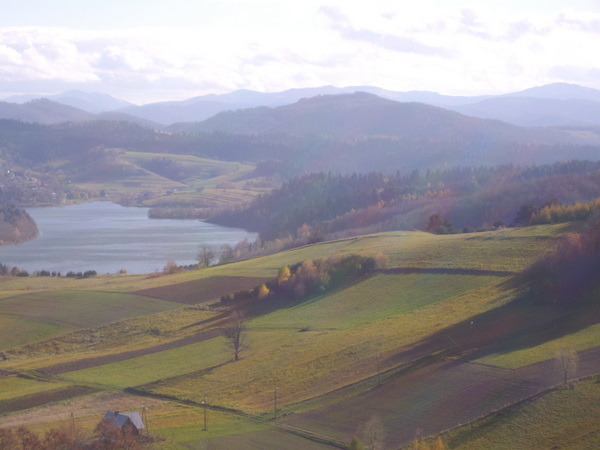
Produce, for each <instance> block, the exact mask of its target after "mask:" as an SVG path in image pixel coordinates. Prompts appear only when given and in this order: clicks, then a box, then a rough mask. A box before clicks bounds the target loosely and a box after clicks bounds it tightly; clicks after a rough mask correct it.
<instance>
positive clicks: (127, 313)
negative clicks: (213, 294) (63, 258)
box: [0, 277, 180, 350]
mask: <svg viewBox="0 0 600 450" xmlns="http://www.w3.org/2000/svg"><path fill="white" fill-rule="evenodd" d="M46 278H47V277H46ZM15 292H16V291H15ZM178 307H180V304H178V303H173V302H168V301H164V300H159V299H154V298H150V297H143V296H140V295H133V294H127V293H118V292H117V293H114V292H111V293H109V292H95V291H91V290H84V291H79V290H78V291H70V290H55V291H54V290H50V291H40V292H35V293H26V294H23V293H17V294H16V295H13V296H6V297H4V298H2V299H0V323H1V324H2V328H1V329H0V330H1V331H0V334H1V336H2V338H1V339H0V343H1V344H0V348H1V349H2V350H8V349H10V348H12V347H16V346H20V345H25V344H31V343H33V342H38V341H43V340H44V339H48V338H52V337H56V336H58V335H61V334H65V333H68V332H70V331H73V330H75V329H80V328H91V327H98V326H101V325H104V324H108V323H110V322H114V321H119V320H124V319H128V318H132V317H136V316H142V315H148V314H154V313H157V312H160V311H166V310H169V309H175V308H178Z"/></svg>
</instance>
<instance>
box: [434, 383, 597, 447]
mask: <svg viewBox="0 0 600 450" xmlns="http://www.w3.org/2000/svg"><path fill="white" fill-rule="evenodd" d="M442 439H443V440H444V442H445V443H446V444H447V445H448V447H449V448H453V449H481V448H486V449H530V448H561V449H562V448H565V449H595V448H598V446H600V378H598V377H595V378H592V379H589V380H586V381H584V382H581V383H578V384H577V385H576V386H575V387H574V388H573V389H569V388H561V389H556V390H553V391H550V392H547V393H545V394H543V395H540V396H538V397H536V398H534V399H533V400H531V401H526V402H523V403H521V404H518V405H515V406H511V407H508V408H505V409H504V410H502V412H501V413H499V414H493V415H491V416H488V417H486V418H484V419H482V420H480V421H477V422H475V423H473V424H469V425H465V426H463V427H460V428H458V429H456V430H453V431H451V432H449V433H446V434H444V435H442Z"/></svg>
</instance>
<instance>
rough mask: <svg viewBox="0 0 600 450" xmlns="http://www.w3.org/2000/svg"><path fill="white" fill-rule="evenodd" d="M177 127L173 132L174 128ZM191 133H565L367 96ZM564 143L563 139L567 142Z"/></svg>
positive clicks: (325, 99) (440, 136)
mask: <svg viewBox="0 0 600 450" xmlns="http://www.w3.org/2000/svg"><path fill="white" fill-rule="evenodd" d="M173 128H174V127H173ZM185 130H186V131H194V132H209V131H221V132H228V133H245V134H260V133H289V134H300V135H305V134H324V135H330V136H334V137H337V138H349V137H357V136H364V135H383V136H396V137H403V138H407V139H435V140H448V139H455V140H468V141H473V140H483V139H488V140H500V139H501V140H505V141H508V140H513V141H519V140H520V141H522V140H528V141H530V142H531V141H536V140H537V141H540V140H546V141H549V140H560V139H561V137H563V136H561V134H560V133H558V132H555V133H553V132H551V131H547V132H545V133H542V132H538V131H535V130H525V129H521V128H518V127H514V126H511V125H507V124H503V123H500V122H495V121H487V120H481V119H475V118H471V117H467V116H463V115H461V114H457V113H454V112H450V111H447V110H444V109H441V108H437V107H433V106H428V105H425V104H420V103H400V102H396V101H392V100H387V99H383V98H381V97H377V96H375V95H372V94H368V93H360V92H357V93H354V94H343V95H335V96H333V95H325V96H317V97H312V98H309V99H304V100H300V101H298V102H297V103H294V104H293V105H286V106H280V107H277V108H254V109H246V110H239V111H232V112H223V113H220V114H218V115H216V116H215V117H212V118H210V119H207V120H205V121H203V122H200V123H196V124H193V125H191V126H189V127H187V128H185ZM563 138H564V137H563Z"/></svg>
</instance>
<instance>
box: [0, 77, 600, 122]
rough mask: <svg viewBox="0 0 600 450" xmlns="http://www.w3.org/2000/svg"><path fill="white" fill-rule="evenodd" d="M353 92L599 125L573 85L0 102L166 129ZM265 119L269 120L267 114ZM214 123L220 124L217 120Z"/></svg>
mask: <svg viewBox="0 0 600 450" xmlns="http://www.w3.org/2000/svg"><path fill="white" fill-rule="evenodd" d="M354 92H365V93H369V94H373V95H376V96H378V97H381V98H384V99H388V100H394V101H395V102H403V103H404V102H411V103H423V104H426V105H431V106H436V107H440V108H444V109H448V110H452V111H455V112H459V113H461V114H464V115H467V116H472V117H478V118H484V119H496V120H501V121H504V122H507V123H510V124H513V125H518V126H526V127H532V126H575V127H589V126H600V90H596V89H591V88H586V87H582V86H579V85H575V84H568V83H554V84H549V85H545V86H539V87H534V88H531V89H526V90H524V91H519V92H513V93H509V94H505V95H499V96H474V97H468V96H447V95H442V94H439V93H436V92H430V91H409V92H395V91H389V90H385V89H381V88H377V87H373V86H351V87H344V88H337V87H333V86H323V87H317V88H303V89H289V90H286V91H282V92H275V93H261V92H255V91H249V90H238V91H234V92H231V93H228V94H222V95H215V94H209V95H204V96H200V97H195V98H191V99H188V100H184V101H171V102H159V103H150V104H146V105H142V106H137V105H133V104H131V103H128V102H125V101H123V100H119V99H116V98H114V97H111V96H109V95H105V94H99V93H85V92H81V91H67V92H65V93H63V94H57V95H52V96H46V97H45V100H44V101H40V97H41V96H31V95H28V96H13V97H9V98H8V99H6V101H5V102H0V118H13V119H18V120H23V121H31V122H41V123H56V122H60V121H73V120H94V119H105V120H128V121H132V122H135V123H139V124H142V125H144V126H151V127H154V128H161V127H164V126H168V125H172V124H174V123H178V122H201V121H204V120H206V119H209V118H212V117H213V116H215V115H217V114H219V113H222V112H225V111H237V110H242V109H250V108H257V107H266V108H277V107H281V106H286V105H292V104H294V103H296V102H298V101H299V100H302V99H306V98H311V97H316V96H332V95H342V94H351V93H354ZM66 107H70V108H71V109H67V108H66ZM252 114H257V112H256V111H254V112H253V113H252ZM261 114H263V116H264V114H265V113H264V112H263V113H261ZM211 120H212V119H211ZM215 120H216V119H215ZM219 120H221V119H219ZM214 123H216V122H215V121H214V120H213V124H214Z"/></svg>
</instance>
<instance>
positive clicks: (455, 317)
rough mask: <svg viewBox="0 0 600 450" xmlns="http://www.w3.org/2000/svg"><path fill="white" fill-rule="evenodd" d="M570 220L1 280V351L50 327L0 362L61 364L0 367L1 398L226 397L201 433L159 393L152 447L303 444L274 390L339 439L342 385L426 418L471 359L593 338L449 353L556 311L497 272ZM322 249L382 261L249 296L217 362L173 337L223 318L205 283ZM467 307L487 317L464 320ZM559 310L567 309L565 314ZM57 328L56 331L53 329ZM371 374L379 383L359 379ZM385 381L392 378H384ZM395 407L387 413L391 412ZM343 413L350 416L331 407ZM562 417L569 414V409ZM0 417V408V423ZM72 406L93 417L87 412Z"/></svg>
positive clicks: (471, 315)
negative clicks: (534, 304)
mask: <svg viewBox="0 0 600 450" xmlns="http://www.w3.org/2000/svg"><path fill="white" fill-rule="evenodd" d="M571 229H572V226H569V225H554V226H540V227H530V228H519V229H504V230H499V231H495V232H485V233H473V234H458V235H447V236H437V235H431V234H428V233H422V232H408V231H402V232H401V231H397V232H388V233H381V234H375V235H369V236H362V237H355V238H349V239H341V240H338V241H334V242H328V243H321V244H317V245H312V246H307V247H303V248H299V249H295V250H290V251H286V252H282V253H278V254H275V255H271V256H262V257H259V258H255V259H251V260H247V261H240V262H236V263H232V264H226V265H222V266H215V267H211V268H208V269H203V270H195V271H190V272H184V273H179V274H174V275H168V276H148V275H118V276H117V275H115V276H101V277H94V278H91V279H84V280H71V279H64V278H62V279H58V278H45V279H41V277H39V278H38V277H29V279H17V278H16V277H7V278H3V279H2V280H0V283H1V285H2V287H3V291H4V294H3V295H2V298H0V325H3V326H2V328H1V329H0V337H1V338H2V342H3V344H4V350H8V349H9V348H11V347H14V346H18V345H22V344H24V343H34V342H38V341H44V340H47V339H49V340H47V341H45V342H40V343H39V344H31V345H29V346H28V347H27V348H28V351H27V352H20V351H19V349H18V348H17V349H13V350H11V351H10V352H5V353H6V360H4V361H0V370H5V371H15V370H25V369H26V370H27V373H35V369H40V368H46V367H49V366H52V365H53V364H57V363H68V364H71V366H69V369H68V370H66V371H62V372H58V373H57V375H53V376H52V379H53V380H54V381H55V382H56V383H47V382H41V381H37V380H35V379H30V380H22V379H17V378H15V377H8V378H0V400H2V398H3V397H2V396H4V397H5V398H6V399H7V400H10V401H11V408H13V409H14V408H15V407H16V408H18V402H19V399H21V398H22V399H23V401H24V405H25V404H29V403H25V400H26V399H27V400H28V401H32V400H35V399H36V398H44V397H43V396H42V394H44V393H46V392H49V394H44V395H49V396H51V393H52V392H56V395H63V393H61V392H62V391H61V392H59V391H55V389H56V388H60V389H63V388H64V389H70V388H69V386H71V385H80V386H84V387H85V386H87V387H89V388H90V389H100V390H102V391H105V392H119V391H121V390H123V389H126V388H134V387H135V388H136V389H138V390H139V391H142V392H146V393H147V394H148V395H163V396H168V397H169V398H176V399H179V400H182V401H191V402H196V403H199V402H201V401H202V400H203V399H204V398H205V397H206V398H208V400H209V403H210V405H211V406H214V407H217V408H220V409H228V410H231V411H232V413H231V414H225V413H223V412H221V413H217V411H214V410H211V414H212V417H213V420H214V421H215V422H214V427H212V428H211V431H210V432H209V433H206V434H203V433H202V430H199V429H198V428H197V427H196V425H197V423H198V422H197V420H198V419H199V418H200V417H201V410H199V408H198V407H197V406H196V407H194V406H193V405H180V404H178V403H173V402H166V403H164V409H163V410H162V411H161V409H160V408H155V409H153V411H152V415H153V421H155V422H154V424H155V425H153V427H154V428H153V429H154V431H155V432H156V433H158V434H161V435H162V436H163V437H164V438H166V439H167V441H165V447H164V448H185V446H192V447H193V446H195V445H204V443H205V442H204V441H205V438H206V437H208V438H210V439H211V441H212V440H214V442H215V443H217V444H219V442H221V444H219V445H224V446H225V447H218V448H227V445H229V446H231V445H237V444H235V443H239V442H246V441H245V439H249V440H248V442H250V441H252V442H254V444H253V445H255V446H256V448H261V447H260V446H261V445H262V444H261V442H262V443H264V442H271V441H272V440H277V441H278V442H279V443H280V444H281V445H284V443H285V445H287V446H288V447H289V448H303V447H302V442H309V441H303V440H298V439H302V438H299V437H292V435H289V434H287V433H284V431H282V430H275V429H273V428H272V424H271V423H270V422H268V421H269V420H270V419H271V418H272V412H273V395H274V390H275V388H277V392H278V400H279V404H278V407H279V410H280V413H281V414H282V415H283V414H285V415H286V416H285V417H290V418H292V419H293V418H294V417H296V416H297V417H298V420H297V423H300V424H302V427H305V428H307V429H310V430H313V431H318V432H321V433H324V434H326V435H330V436H331V437H333V438H335V439H338V440H339V439H341V440H344V441H346V442H347V441H349V439H350V438H351V436H352V433H354V432H355V430H356V428H357V424H360V422H361V421H366V420H367V419H368V411H366V410H364V411H363V410H361V409H360V408H358V409H356V408H354V406H353V403H352V402H353V399H354V398H357V399H358V398H360V399H361V400H360V402H362V404H365V405H371V406H370V407H372V408H375V409H376V408H378V406H377V405H380V406H381V407H384V406H385V408H388V409H389V410H388V409H386V412H385V413H383V415H382V417H383V419H384V421H385V422H386V424H393V423H395V422H394V420H396V419H394V418H395V417H396V418H397V417H403V421H404V422H405V424H411V423H414V424H415V426H417V425H418V424H420V423H421V422H420V421H419V420H420V419H419V420H417V419H415V417H414V414H416V411H421V413H422V414H431V417H432V419H431V420H433V421H437V422H436V423H439V424H442V423H444V422H443V419H442V416H441V415H440V414H438V412H436V410H439V409H440V407H441V405H443V404H444V401H446V400H444V398H443V396H444V395H447V393H448V392H452V390H456V392H458V393H460V392H462V391H461V389H462V390H463V391H464V392H465V393H468V390H469V389H470V388H471V382H470V381H468V380H473V383H474V384H473V386H475V384H476V383H475V382H476V381H477V380H479V379H480V378H481V375H480V372H481V373H482V374H488V373H504V372H502V371H504V370H507V369H512V368H518V367H522V366H525V365H528V364H532V363H535V362H539V361H545V360H548V359H552V358H553V354H554V352H555V350H556V348H558V347H563V346H566V347H570V348H575V349H577V350H585V349H589V348H594V347H596V346H597V345H598V344H597V343H598V337H599V335H600V331H599V330H600V328H599V326H598V325H597V324H592V325H591V326H587V327H582V326H579V327H578V326H574V327H573V329H572V330H571V331H570V332H569V333H568V334H563V335H558V334H557V335H556V336H554V337H550V338H549V340H548V341H547V342H544V343H538V344H536V345H535V346H533V347H531V348H523V347H514V348H513V347H508V348H505V349H503V350H502V352H503V353H498V351H497V350H495V351H490V352H488V353H486V354H485V356H480V357H478V358H476V359H475V361H474V362H476V363H478V364H480V363H482V364H484V365H473V366H469V365H464V366H463V365H461V364H463V362H462V359H461V358H465V357H466V358H468V357H469V355H470V353H471V352H476V351H481V350H482V349H478V348H476V346H474V345H475V344H476V343H477V344H478V345H483V346H485V345H488V344H487V343H488V341H487V340H489V339H496V340H498V339H502V337H503V333H504V332H506V330H509V329H511V330H512V328H514V330H516V331H518V332H519V333H522V334H523V336H525V337H526V336H527V332H528V329H527V326H526V325H527V321H526V320H524V317H525V316H526V315H528V314H531V313H532V311H536V314H537V316H534V317H532V319H535V320H533V322H532V323H531V325H532V327H533V325H535V324H539V325H540V326H541V325H543V324H544V323H545V322H544V320H547V318H546V315H547V314H550V315H549V316H548V317H554V316H555V315H556V314H557V312H556V311H554V312H551V313H550V312H549V311H550V310H548V311H546V310H543V309H537V310H534V309H532V308H525V307H521V306H519V305H520V304H519V302H518V300H519V299H520V298H521V297H520V296H521V295H522V292H521V291H519V290H518V289H515V288H514V286H512V285H511V283H507V281H509V280H511V276H512V274H515V273H518V272H519V271H521V270H523V269H524V268H525V267H527V266H528V265H529V264H531V263H532V262H533V261H535V260H536V258H537V257H539V256H540V255H542V254H544V253H545V252H547V251H549V250H551V249H552V248H554V246H555V245H556V242H557V239H558V238H559V237H560V236H561V235H562V234H564V233H565V232H568V231H569V230H571ZM334 253H338V254H340V255H349V254H361V255H371V256H372V255H376V254H378V253H384V254H385V255H386V256H387V257H388V260H389V263H388V266H387V268H385V269H382V270H380V271H378V272H376V273H373V274H371V275H369V276H366V277H364V278H361V279H358V280H348V282H347V283H346V284H344V285H343V286H341V287H339V288H337V289H334V290H332V291H327V292H322V293H321V294H320V295H317V296H314V297H311V298H306V299H303V300H302V301H297V302H295V303H293V302H292V303H286V304H273V305H272V307H269V305H264V306H265V307H264V308H260V310H262V311H265V312H263V313H262V314H261V315H257V316H255V317H249V318H248V319H249V320H248V322H247V335H246V340H245V342H244V344H245V345H244V347H243V348H242V351H241V359H240V360H239V361H236V362H232V352H231V349H230V348H229V346H228V345H227V340H226V338H225V337H223V336H218V337H209V338H206V340H201V341H195V342H194V343H191V344H190V343H182V344H181V345H179V344H177V342H179V341H178V339H184V338H189V337H193V336H194V335H195V334H197V333H205V332H210V331H211V330H214V328H215V327H222V326H223V325H224V324H225V322H223V318H222V316H220V315H221V314H223V313H224V311H223V310H220V309H213V308H210V307H209V305H210V304H212V303H214V299H215V298H218V297H219V296H220V295H223V294H224V293H227V292H230V293H232V292H233V291H235V290H238V289H240V288H243V289H248V288H249V287H252V286H255V285H258V284H260V283H262V282H263V281H264V279H265V278H268V277H275V276H276V274H277V272H278V270H279V269H280V268H281V267H283V266H284V265H291V264H294V263H297V262H300V261H303V260H305V259H318V258H327V257H329V256H331V255H332V254H334ZM254 282H255V284H254ZM197 292H198V294H197ZM203 292H204V293H206V295H205V296H204V297H203V294H202V293H203ZM262 301H268V300H266V299H265V300H262ZM196 302H197V303H198V305H196V304H195V303H196ZM508 306H510V307H508ZM491 311H494V313H496V314H499V316H497V317H496V316H494V314H491V313H490V312H491ZM486 314H487V315H486ZM488 316H489V317H488ZM527 317H529V316H527ZM479 318H481V319H479ZM473 320H476V321H479V320H481V321H482V323H483V324H486V323H489V324H490V325H489V326H482V327H477V326H475V327H474V326H473ZM573 320H574V321H575V322H577V320H578V319H577V316H573ZM38 324H39V326H38ZM524 324H525V325H524ZM477 325H478V322H477ZM511 327H512V328H511ZM515 327H516V328H515ZM519 327H521V328H519ZM523 327H524V328H523ZM514 330H512V331H514ZM67 332H69V333H70V334H69V336H67V337H57V336H59V335H60V334H64V333H67ZM51 338H54V339H51ZM182 342H184V341H182ZM186 342H187V341H186ZM84 343H85V344H84ZM163 345H170V347H168V348H166V347H161V346H163ZM511 345H512V344H511ZM494 348H495V347H494ZM134 351H136V352H137V351H141V352H142V353H134ZM128 352H129V353H131V355H129V353H128ZM473 354H476V353H473ZM123 355H125V356H123ZM81 358H85V359H86V360H88V363H87V364H88V365H87V366H81V367H78V366H77V363H78V361H79V360H80V359H81ZM453 361H456V363H457V364H458V365H459V366H458V367H459V368H462V367H465V368H466V369H465V370H464V373H463V372H462V371H461V370H457V369H453V370H452V371H448V372H444V371H441V372H438V368H440V367H442V366H444V365H445V364H447V363H449V362H450V363H451V362H453ZM467 361H468V360H467ZM469 364H472V363H471V362H469ZM492 366H493V367H492ZM469 367H472V368H473V367H474V368H476V370H475V369H468V368H469ZM494 367H497V368H494ZM478 371H479V372H478ZM444 373H447V374H448V375H447V377H446V378H445V377H444V376H443V374H444ZM450 374H452V375H450ZM465 377H466V378H465ZM469 377H470V378H469ZM478 377H479V378H478ZM34 378H35V377H34ZM427 379H430V380H431V381H430V384H429V385H425V384H424V383H425V381H424V380H427ZM466 380H467V381H466ZM380 382H381V383H383V385H382V386H380V387H378V388H376V389H374V388H375V387H376V386H377V385H378V384H379V383H380ZM409 382H410V383H413V385H412V386H413V390H412V391H411V392H414V393H418V392H421V393H425V392H428V394H427V396H429V397H430V399H429V400H428V401H427V403H423V399H422V398H419V396H418V395H416V394H415V395H413V396H410V395H408V396H405V397H403V398H402V399H399V400H395V399H394V395H399V392H400V390H399V389H398V388H393V386H402V385H403V383H404V384H406V383H409ZM427 386H429V388H428V387H427ZM515 386H517V385H515V384H514V381H512V380H511V379H510V377H509V378H507V379H506V380H504V381H502V382H501V383H499V384H498V386H496V387H495V388H494V389H495V391H494V395H493V396H492V397H490V400H489V402H486V401H481V402H479V403H477V405H478V406H477V407H478V408H481V410H482V411H485V408H493V407H495V406H494V405H498V404H501V403H499V402H501V400H502V398H504V397H503V396H506V395H507V394H509V393H510V392H511V391H513V390H515ZM582 386H583V385H582ZM388 388H389V389H392V388H393V389H394V390H390V391H389V392H388V391H386V389H388ZM428 389H429V390H428ZM578 389H579V388H578ZM586 389H587V388H586ZM589 389H591V387H590V388H589ZM66 392H68V391H65V393H64V395H66ZM73 392H75V391H73ZM585 392H588V391H585ZM38 394H39V395H38ZM36 395H38V397H32V396H36ZM419 395H421V394H419ZM423 395H425V394H423ZM457 395H458V394H457ZM478 395H480V394H478ZM584 395H588V394H584ZM15 399H16V400H15ZM15 401H16V403H15ZM142 401H143V397H141V398H140V403H141V402H142ZM163 401H164V400H163ZM447 401H451V400H447ZM337 402H341V403H339V404H341V405H342V404H344V403H343V402H347V403H346V404H347V405H352V407H350V406H347V407H346V409H344V408H342V409H341V410H339V411H337V412H336V413H335V415H334V414H333V413H330V414H329V417H331V421H332V422H330V423H327V421H326V420H325V421H324V419H323V417H328V415H327V413H326V411H327V408H335V405H336V404H337ZM15 405H16V406H15ZM395 405H396V406H395ZM400 405H402V411H399V410H394V408H400ZM426 405H429V406H426ZM434 405H436V406H435V407H434ZM56 407H58V405H57V406H56ZM103 407H104V406H103V404H102V403H99V404H98V414H102V413H103V410H102V409H103ZM431 408H434V409H431ZM544 408H546V406H544ZM547 408H550V406H548V407H547ZM346 410H347V411H348V412H345V411H346ZM349 411H352V415H353V416H352V420H349V418H348V417H346V418H344V414H349ZM234 412H237V413H234ZM238 413H239V414H238ZM11 414H16V412H13V413H11ZM88 414H89V413H88ZM311 414H314V416H311ZM319 414H325V415H324V416H319ZM362 414H364V417H363V416H362ZM411 414H413V415H411ZM481 414H483V412H482V413H481ZM334 416H335V417H334ZM338 416H339V417H338ZM10 417H11V415H8V416H6V417H5V418H6V419H7V420H8V418H10ZM574 417H577V419H574V421H576V422H578V423H579V421H580V419H579V418H578V417H579V416H577V415H574ZM2 420H3V417H2V416H1V415H0V426H2ZM81 420H82V421H84V422H86V423H90V424H91V423H92V422H93V418H92V417H90V416H86V417H84V418H82V419H81ZM265 420H266V421H267V422H265ZM292 422H293V420H292ZM46 426H47V425H46ZM90 426H91V425H90ZM390 426H391V425H390ZM393 426H394V427H397V426H398V425H393ZM405 426H408V425H405ZM419 426H420V425H419ZM483 428H485V427H483ZM398 430H399V431H397V432H396V431H394V432H393V433H392V432H390V433H389V438H388V439H389V443H390V444H392V443H393V444H394V445H399V444H401V443H402V442H405V439H407V436H408V434H406V433H404V434H403V432H402V431H401V429H398ZM438 431H441V429H438ZM244 433H250V434H248V435H247V436H246V435H245V434H244ZM409 434H410V433H409ZM410 438H411V439H412V435H411V437H410ZM220 439H222V441H220ZM448 439H455V438H450V437H449V438H448ZM456 439H458V438H456ZM461 439H462V438H461ZM466 439H467V438H464V439H463V441H464V442H467V441H466ZM468 439H471V438H468ZM477 439H483V438H480V437H477ZM485 439H494V438H492V437H489V438H488V437H486V438H485ZM561 439H562V438H561ZM463 441H461V442H463ZM456 442H458V441H456ZM473 442H478V443H479V442H491V441H473ZM307 445H308V444H307ZM310 445H313V444H312V443H311V444H310ZM314 445H315V447H306V448H321V447H319V446H320V445H321V444H318V445H317V444H314ZM460 445H463V444H460ZM469 445H470V444H469ZM242 448H243V447H242ZM267 448H268V447H267ZM467 448H474V447H467ZM479 448H481V447H479ZM486 448H488V447H486ZM490 448H493V447H490ZM499 448H509V447H499ZM515 448H519V447H515Z"/></svg>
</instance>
